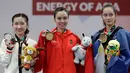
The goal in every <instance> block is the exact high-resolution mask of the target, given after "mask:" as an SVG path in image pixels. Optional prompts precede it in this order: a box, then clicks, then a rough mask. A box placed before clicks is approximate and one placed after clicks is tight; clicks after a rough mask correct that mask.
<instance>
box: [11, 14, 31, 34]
mask: <svg viewBox="0 0 130 73" xmlns="http://www.w3.org/2000/svg"><path fill="white" fill-rule="evenodd" d="M16 17H23V18H24V19H25V21H26V23H27V26H29V24H28V21H29V19H28V16H27V15H26V14H24V13H17V14H15V15H14V16H13V17H12V23H13V22H14V18H16ZM28 33H29V29H28V28H27V29H26V31H25V34H28Z"/></svg>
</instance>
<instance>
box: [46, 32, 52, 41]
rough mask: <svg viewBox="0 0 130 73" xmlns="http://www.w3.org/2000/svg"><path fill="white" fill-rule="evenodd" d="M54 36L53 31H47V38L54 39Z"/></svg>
mask: <svg viewBox="0 0 130 73" xmlns="http://www.w3.org/2000/svg"><path fill="white" fill-rule="evenodd" d="M53 37H54V35H53V33H51V32H47V33H46V39H47V40H49V41H51V40H52V39H53Z"/></svg>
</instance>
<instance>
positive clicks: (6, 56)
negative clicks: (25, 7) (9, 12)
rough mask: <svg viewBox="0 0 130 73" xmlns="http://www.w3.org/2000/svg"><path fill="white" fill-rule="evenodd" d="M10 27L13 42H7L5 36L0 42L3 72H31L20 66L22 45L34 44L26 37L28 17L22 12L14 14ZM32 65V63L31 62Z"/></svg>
mask: <svg viewBox="0 0 130 73" xmlns="http://www.w3.org/2000/svg"><path fill="white" fill-rule="evenodd" d="M12 27H13V29H14V32H15V34H14V35H13V38H14V39H15V41H14V42H15V43H8V42H7V39H8V38H10V37H8V36H7V37H6V38H4V39H3V40H2V42H1V44H0V64H1V65H2V66H3V67H4V68H5V72H4V73H33V72H32V70H31V69H29V71H27V70H25V69H24V68H21V67H20V66H21V59H20V55H23V51H22V49H23V47H24V46H27V45H28V46H35V45H36V41H34V40H32V39H30V38H28V37H27V34H28V33H29V30H28V17H27V15H25V14H23V13H18V14H15V15H14V16H13V17H12ZM32 65H33V64H32Z"/></svg>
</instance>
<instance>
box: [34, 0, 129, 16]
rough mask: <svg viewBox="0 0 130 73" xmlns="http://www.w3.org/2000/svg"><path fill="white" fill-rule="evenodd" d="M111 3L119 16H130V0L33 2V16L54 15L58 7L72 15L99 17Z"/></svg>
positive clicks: (44, 0) (35, 0) (37, 0)
mask: <svg viewBox="0 0 130 73" xmlns="http://www.w3.org/2000/svg"><path fill="white" fill-rule="evenodd" d="M107 3H111V4H112V5H113V6H114V7H115V8H116V10H117V11H118V12H119V15H130V10H128V9H127V8H128V7H129V4H130V0H109V1H107V0H106V1H103V0H91V1H85V0H80V1H79V0H62V1H59V0H51V1H50V0H33V15H52V13H53V11H54V10H55V8H57V7H65V8H66V9H67V10H68V11H70V14H71V15H99V14H100V11H101V9H102V7H103V5H105V4H107Z"/></svg>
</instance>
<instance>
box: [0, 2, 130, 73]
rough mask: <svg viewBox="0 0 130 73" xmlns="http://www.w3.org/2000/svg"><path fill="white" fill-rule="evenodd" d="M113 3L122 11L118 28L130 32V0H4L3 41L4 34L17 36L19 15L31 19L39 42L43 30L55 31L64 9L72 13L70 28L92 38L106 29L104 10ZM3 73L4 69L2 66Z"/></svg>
mask: <svg viewBox="0 0 130 73" xmlns="http://www.w3.org/2000/svg"><path fill="white" fill-rule="evenodd" d="M106 3H111V4H113V5H114V7H115V8H116V9H117V11H118V16H117V20H116V25H120V26H122V27H124V28H125V29H127V30H128V31H130V9H129V8H130V0H0V40H2V38H3V35H4V33H7V32H8V33H13V30H12V22H11V18H12V16H13V15H14V14H16V13H25V14H27V15H28V17H29V29H30V33H29V37H31V38H32V39H35V40H37V39H38V36H39V33H40V31H41V30H46V29H48V30H52V29H53V28H54V27H55V22H54V20H53V11H54V10H55V8H56V7H58V6H63V7H65V8H67V10H69V11H70V18H69V25H68V26H67V28H69V29H71V30H72V31H73V32H74V33H75V34H77V35H78V36H79V37H80V38H82V36H81V33H85V35H87V36H91V35H92V34H94V33H95V32H96V31H97V30H99V29H101V28H102V27H103V23H102V19H101V16H100V10H101V9H102V6H103V5H104V4H106ZM0 71H1V72H0V73H4V69H3V67H2V66H0Z"/></svg>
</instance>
